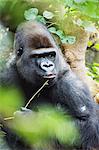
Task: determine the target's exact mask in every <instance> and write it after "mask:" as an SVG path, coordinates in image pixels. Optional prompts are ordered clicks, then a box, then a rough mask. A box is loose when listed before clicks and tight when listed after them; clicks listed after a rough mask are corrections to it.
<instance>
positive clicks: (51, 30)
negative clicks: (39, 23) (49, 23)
mask: <svg viewBox="0 0 99 150" xmlns="http://www.w3.org/2000/svg"><path fill="white" fill-rule="evenodd" d="M48 30H49V31H50V32H51V33H56V32H57V31H56V28H55V27H50V28H48Z"/></svg>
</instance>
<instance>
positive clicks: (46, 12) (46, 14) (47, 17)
mask: <svg viewBox="0 0 99 150" xmlns="http://www.w3.org/2000/svg"><path fill="white" fill-rule="evenodd" d="M43 17H45V18H46V19H52V18H53V17H54V14H53V13H52V12H50V11H44V12H43Z"/></svg>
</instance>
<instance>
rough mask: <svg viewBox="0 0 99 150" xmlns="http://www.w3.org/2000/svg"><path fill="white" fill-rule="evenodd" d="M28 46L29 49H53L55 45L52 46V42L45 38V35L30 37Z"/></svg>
mask: <svg viewBox="0 0 99 150" xmlns="http://www.w3.org/2000/svg"><path fill="white" fill-rule="evenodd" d="M27 40H28V45H29V47H32V48H36V49H39V48H50V47H53V45H52V44H51V41H50V39H49V38H48V37H46V36H43V35H39V34H37V35H33V36H32V37H28V38H27Z"/></svg>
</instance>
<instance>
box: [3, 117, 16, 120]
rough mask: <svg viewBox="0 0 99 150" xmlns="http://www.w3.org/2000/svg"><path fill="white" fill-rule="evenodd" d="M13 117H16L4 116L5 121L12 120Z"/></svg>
mask: <svg viewBox="0 0 99 150" xmlns="http://www.w3.org/2000/svg"><path fill="white" fill-rule="evenodd" d="M12 119H14V117H7V118H4V121H7V120H12Z"/></svg>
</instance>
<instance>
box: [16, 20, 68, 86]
mask: <svg viewBox="0 0 99 150" xmlns="http://www.w3.org/2000/svg"><path fill="white" fill-rule="evenodd" d="M14 49H15V53H16V66H17V70H18V72H19V74H20V76H21V77H22V78H24V79H25V80H26V81H28V82H30V83H32V84H35V83H37V84H39V83H42V82H44V81H45V80H47V79H49V80H56V79H57V78H58V75H59V73H61V72H62V71H63V70H65V69H66V67H67V65H66V63H65V61H64V59H63V56H62V53H61V51H60V49H59V47H58V46H57V45H56V42H55V41H54V39H53V37H52V36H51V34H50V33H49V31H48V30H47V28H46V27H45V26H44V25H42V24H40V23H38V22H31V21H27V22H24V23H22V24H21V25H19V27H18V28H17V31H16V34H15V41H14Z"/></svg>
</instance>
